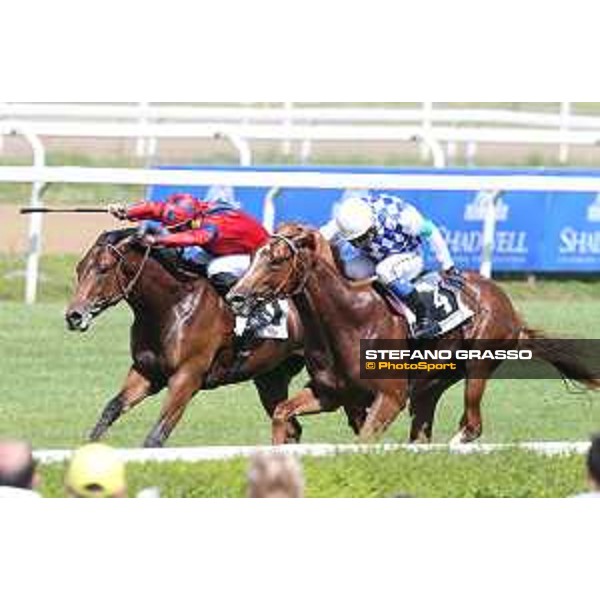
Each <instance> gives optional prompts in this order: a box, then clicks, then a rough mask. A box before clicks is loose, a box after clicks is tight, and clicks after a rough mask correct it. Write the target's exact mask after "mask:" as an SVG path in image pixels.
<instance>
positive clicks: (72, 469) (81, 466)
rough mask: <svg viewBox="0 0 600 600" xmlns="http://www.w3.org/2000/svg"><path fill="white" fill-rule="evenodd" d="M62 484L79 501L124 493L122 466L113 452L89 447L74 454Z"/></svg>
mask: <svg viewBox="0 0 600 600" xmlns="http://www.w3.org/2000/svg"><path fill="white" fill-rule="evenodd" d="M65 483H66V485H67V487H68V488H69V491H70V492H71V493H72V494H74V495H75V496H78V497H80V498H113V497H115V496H120V495H123V494H124V493H125V492H126V488H127V484H126V479H125V465H124V464H123V462H122V461H121V459H120V458H119V455H118V454H117V452H116V451H115V450H113V449H112V448H110V447H109V446H105V445H103V444H90V445H88V446H84V447H83V448H80V449H79V450H77V451H76V452H75V454H74V455H73V458H72V459H71V464H70V465H69V468H68V469H67V476H66V480H65Z"/></svg>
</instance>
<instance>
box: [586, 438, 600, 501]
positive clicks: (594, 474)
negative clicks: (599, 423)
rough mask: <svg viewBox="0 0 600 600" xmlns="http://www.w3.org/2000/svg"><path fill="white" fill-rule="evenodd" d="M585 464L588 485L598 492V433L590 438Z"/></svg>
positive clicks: (599, 470)
mask: <svg viewBox="0 0 600 600" xmlns="http://www.w3.org/2000/svg"><path fill="white" fill-rule="evenodd" d="M587 464H588V476H589V479H590V486H591V487H592V489H593V490H594V491H596V492H600V435H599V436H596V437H595V438H594V439H593V440H592V448H591V450H590V453H589V454H588V463H587Z"/></svg>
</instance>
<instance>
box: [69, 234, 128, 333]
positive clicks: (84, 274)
mask: <svg viewBox="0 0 600 600" xmlns="http://www.w3.org/2000/svg"><path fill="white" fill-rule="evenodd" d="M131 234H132V231H131V230H123V231H115V232H108V233H104V234H102V235H101V236H100V237H99V238H98V240H97V241H96V243H95V244H94V245H93V246H92V248H91V249H90V250H89V251H88V252H87V254H86V255H85V256H84V257H83V259H82V260H81V261H80V262H79V264H78V265H77V289H76V291H75V294H74V296H73V299H72V301H71V303H70V304H69V307H68V308H67V312H66V320H67V326H68V327H69V329H70V330H71V331H81V332H84V331H87V330H88V329H89V327H90V325H91V323H92V321H93V320H94V318H95V317H97V316H98V315H100V314H101V313H102V312H104V311H105V310H106V309H107V308H110V307H111V306H115V305H117V304H119V302H121V300H124V299H126V298H127V296H128V295H129V293H130V292H131V287H132V286H131V282H132V281H133V280H134V278H136V277H137V276H138V269H139V266H138V265H137V263H138V262H139V261H134V260H133V258H131V260H130V259H129V256H130V255H131V254H132V250H133V247H134V245H135V244H134V241H133V240H134V238H132V235H131Z"/></svg>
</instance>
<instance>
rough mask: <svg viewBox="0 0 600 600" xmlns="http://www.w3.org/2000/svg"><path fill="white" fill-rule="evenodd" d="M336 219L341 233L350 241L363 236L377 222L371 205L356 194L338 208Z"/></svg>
mask: <svg viewBox="0 0 600 600" xmlns="http://www.w3.org/2000/svg"><path fill="white" fill-rule="evenodd" d="M335 220H336V222H337V226H338V229H339V230H340V233H341V234H342V236H343V237H344V238H346V239H347V240H348V241H349V242H352V241H354V240H357V239H358V238H361V237H363V236H364V235H366V234H367V233H368V232H369V230H370V229H372V228H373V227H375V225H376V224H377V219H376V217H375V213H374V211H373V209H372V208H371V205H370V204H369V203H368V202H366V201H365V200H364V199H363V198H360V197H356V196H355V197H353V198H349V199H348V200H345V201H344V203H343V204H342V205H341V206H340V207H339V208H338V210H337V214H336V216H335Z"/></svg>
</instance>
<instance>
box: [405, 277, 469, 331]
mask: <svg viewBox="0 0 600 600" xmlns="http://www.w3.org/2000/svg"><path fill="white" fill-rule="evenodd" d="M443 283H444V282H443V279H442V278H441V277H440V275H439V274H438V273H427V274H425V275H424V276H422V277H420V278H419V279H417V281H416V282H415V287H416V290H417V292H418V293H419V295H420V296H421V298H422V300H423V302H425V303H427V304H428V305H429V306H430V307H431V314H432V316H433V318H434V319H435V320H436V321H437V322H438V323H443V322H444V321H445V320H446V319H448V318H449V317H451V316H452V315H454V314H456V313H457V312H458V311H459V310H460V305H459V300H458V298H457V295H456V293H455V292H454V291H453V290H451V289H450V288H448V287H446V286H444V285H443Z"/></svg>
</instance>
